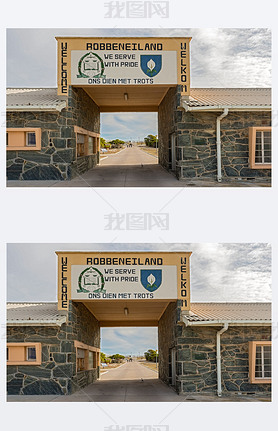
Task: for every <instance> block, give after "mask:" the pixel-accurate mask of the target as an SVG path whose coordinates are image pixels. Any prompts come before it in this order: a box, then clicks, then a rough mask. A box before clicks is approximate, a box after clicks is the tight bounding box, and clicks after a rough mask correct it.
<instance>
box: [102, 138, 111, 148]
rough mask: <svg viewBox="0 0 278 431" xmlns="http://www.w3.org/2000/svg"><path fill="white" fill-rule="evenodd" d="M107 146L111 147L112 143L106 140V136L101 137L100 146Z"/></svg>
mask: <svg viewBox="0 0 278 431" xmlns="http://www.w3.org/2000/svg"><path fill="white" fill-rule="evenodd" d="M106 147H110V144H108V142H106V140H105V139H104V138H100V148H106Z"/></svg>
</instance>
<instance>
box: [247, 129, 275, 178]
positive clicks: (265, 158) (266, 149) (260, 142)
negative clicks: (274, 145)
mask: <svg viewBox="0 0 278 431" xmlns="http://www.w3.org/2000/svg"><path fill="white" fill-rule="evenodd" d="M249 164H250V168H251V169H269V168H271V127H250V128H249Z"/></svg>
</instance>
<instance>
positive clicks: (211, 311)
mask: <svg viewBox="0 0 278 431" xmlns="http://www.w3.org/2000/svg"><path fill="white" fill-rule="evenodd" d="M183 320H184V322H185V324H188V325H190V324H199V325H202V324H206V325H207V324H219V323H230V324H232V325H235V324H253V325H255V324H257V325H261V324H271V303H270V302H228V303H227V302H225V303H223V302H210V303H207V302H195V303H191V309H190V311H189V313H187V314H186V315H183Z"/></svg>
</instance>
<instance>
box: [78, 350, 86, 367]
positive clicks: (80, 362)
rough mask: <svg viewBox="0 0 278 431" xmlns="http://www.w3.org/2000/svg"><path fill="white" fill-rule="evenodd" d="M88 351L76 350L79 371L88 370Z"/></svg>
mask: <svg viewBox="0 0 278 431" xmlns="http://www.w3.org/2000/svg"><path fill="white" fill-rule="evenodd" d="M85 357H86V350H85V349H76V366H77V371H84V370H86V363H85V362H86V361H85V359H86V358H85Z"/></svg>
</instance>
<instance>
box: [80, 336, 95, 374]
mask: <svg viewBox="0 0 278 431" xmlns="http://www.w3.org/2000/svg"><path fill="white" fill-rule="evenodd" d="M74 347H75V352H76V372H77V373H81V372H84V371H89V370H97V368H98V367H99V366H100V349H99V348H98V347H93V346H89V345H88V344H84V343H81V341H77V340H75V341H74ZM77 349H82V350H85V360H84V365H85V368H84V370H78V365H77ZM89 352H93V365H94V366H93V368H91V367H90V365H89Z"/></svg>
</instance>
